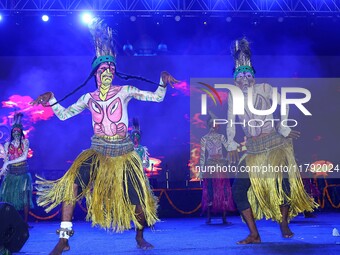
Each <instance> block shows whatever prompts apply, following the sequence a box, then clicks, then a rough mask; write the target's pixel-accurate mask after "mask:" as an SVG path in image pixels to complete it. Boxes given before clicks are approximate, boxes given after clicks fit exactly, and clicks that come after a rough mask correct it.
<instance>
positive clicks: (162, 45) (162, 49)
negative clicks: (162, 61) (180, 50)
mask: <svg viewBox="0 0 340 255" xmlns="http://www.w3.org/2000/svg"><path fill="white" fill-rule="evenodd" d="M157 49H158V51H159V52H167V51H168V45H166V44H165V43H160V44H158V47H157Z"/></svg>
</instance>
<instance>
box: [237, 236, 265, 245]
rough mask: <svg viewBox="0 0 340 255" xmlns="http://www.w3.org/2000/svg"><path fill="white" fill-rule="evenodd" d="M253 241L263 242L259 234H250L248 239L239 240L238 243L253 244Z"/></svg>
mask: <svg viewBox="0 0 340 255" xmlns="http://www.w3.org/2000/svg"><path fill="white" fill-rule="evenodd" d="M252 243H261V237H260V236H259V235H258V234H257V235H249V236H247V238H246V239H244V240H241V241H238V242H237V243H236V244H252Z"/></svg>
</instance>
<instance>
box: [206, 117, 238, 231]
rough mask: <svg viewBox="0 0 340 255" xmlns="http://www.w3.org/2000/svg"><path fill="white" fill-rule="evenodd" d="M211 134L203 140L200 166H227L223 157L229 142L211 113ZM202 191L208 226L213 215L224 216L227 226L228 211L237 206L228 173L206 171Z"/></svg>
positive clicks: (233, 209)
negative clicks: (214, 123)
mask: <svg viewBox="0 0 340 255" xmlns="http://www.w3.org/2000/svg"><path fill="white" fill-rule="evenodd" d="M207 124H208V127H209V132H208V134H206V135H205V136H203V137H202V139H201V154H200V166H201V169H204V167H205V170H207V167H209V166H211V167H216V166H218V165H219V166H221V167H223V166H226V165H227V160H226V157H224V156H223V152H222V149H223V147H224V148H226V149H227V141H226V138H225V136H224V135H222V134H219V133H218V129H219V126H218V125H216V126H215V127H214V126H213V121H212V117H211V113H210V114H209V119H208V121H207ZM201 176H202V177H203V190H202V212H203V213H206V214H207V221H206V223H207V224H210V223H211V213H214V214H217V213H220V214H222V222H223V224H227V223H228V222H227V219H226V213H227V211H235V205H234V202H233V198H232V194H231V186H230V181H229V179H228V178H226V177H227V173H212V174H211V173H209V172H207V171H204V173H202V175H201Z"/></svg>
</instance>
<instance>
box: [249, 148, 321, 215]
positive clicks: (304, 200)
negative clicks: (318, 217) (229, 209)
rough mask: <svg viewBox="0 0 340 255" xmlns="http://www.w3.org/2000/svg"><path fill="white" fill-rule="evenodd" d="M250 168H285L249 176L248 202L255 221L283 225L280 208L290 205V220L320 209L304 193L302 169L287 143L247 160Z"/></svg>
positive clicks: (250, 156)
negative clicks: (287, 183) (300, 170)
mask: <svg viewBox="0 0 340 255" xmlns="http://www.w3.org/2000/svg"><path fill="white" fill-rule="evenodd" d="M245 160H246V165H247V167H250V169H251V168H253V169H258V166H264V165H266V166H274V167H275V166H278V167H283V166H286V168H285V170H287V169H288V171H287V172H286V171H284V172H282V171H278V172H255V171H253V172H251V171H250V172H249V177H250V181H251V187H250V188H249V190H248V199H249V203H250V205H251V208H252V210H253V213H254V217H255V219H262V218H263V217H265V218H266V219H269V218H270V219H272V220H274V221H278V222H281V221H282V215H281V211H280V206H282V205H289V206H290V207H289V215H288V220H290V219H292V218H293V217H295V216H296V215H297V214H298V213H302V212H304V211H313V209H314V208H317V207H318V204H317V203H315V202H314V200H313V198H311V197H310V196H309V195H308V194H307V193H306V191H305V189H304V185H303V183H302V180H301V176H300V172H299V168H298V166H297V164H296V162H295V157H294V151H293V146H292V144H291V143H289V142H287V143H284V144H283V145H282V146H280V147H278V148H275V149H272V150H269V151H268V152H264V153H259V154H248V155H246V157H245ZM283 178H288V182H289V190H290V191H289V192H285V189H284V187H283V183H284V182H283Z"/></svg>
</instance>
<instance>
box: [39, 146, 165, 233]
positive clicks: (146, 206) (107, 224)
mask: <svg viewBox="0 0 340 255" xmlns="http://www.w3.org/2000/svg"><path fill="white" fill-rule="evenodd" d="M90 157H93V160H92V161H91V163H87V164H88V165H89V167H90V181H89V183H88V185H85V184H84V183H81V188H82V191H81V193H79V194H78V196H77V197H75V195H74V191H73V190H74V189H73V187H74V186H73V185H74V182H75V180H76V178H78V177H79V169H80V167H81V165H82V164H86V163H85V161H86V160H87V159H89V158H90ZM38 178H39V179H40V180H39V181H37V182H36V183H37V184H38V187H37V189H38V193H37V195H38V199H37V203H38V205H39V206H43V207H46V209H45V211H46V212H49V211H51V210H52V209H53V208H55V207H56V206H58V205H59V204H60V203H62V202H65V203H69V204H72V203H75V202H76V201H77V200H79V199H81V198H83V197H85V198H86V206H87V215H86V220H88V221H92V226H97V225H99V226H100V227H102V228H105V229H107V230H113V231H116V232H121V231H123V230H126V229H130V228H131V221H133V223H134V225H135V226H136V227H137V228H139V229H140V228H142V226H141V225H140V224H139V223H138V219H137V215H136V213H135V207H136V206H135V205H132V204H131V202H130V199H129V196H128V181H127V180H128V178H129V179H130V180H131V183H132V186H133V188H134V189H135V190H136V192H137V195H138V198H139V201H140V205H141V206H142V209H143V211H144V214H145V219H146V223H147V225H148V226H151V225H153V224H155V223H156V221H158V218H157V202H156V198H155V197H154V196H153V193H152V191H151V189H150V186H149V182H148V179H147V178H146V177H145V175H144V172H143V167H142V162H141V160H140V158H139V156H138V154H137V153H136V152H134V151H132V152H129V153H127V154H125V155H122V156H117V157H108V156H104V155H102V154H100V153H98V152H96V151H94V150H92V149H89V150H85V151H83V152H82V153H81V154H80V155H79V156H78V157H77V159H76V160H75V161H74V163H73V164H72V166H71V168H70V169H69V170H68V171H67V172H66V174H65V175H64V176H63V177H62V178H60V179H58V180H56V181H48V180H44V179H42V178H41V177H38Z"/></svg>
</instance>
